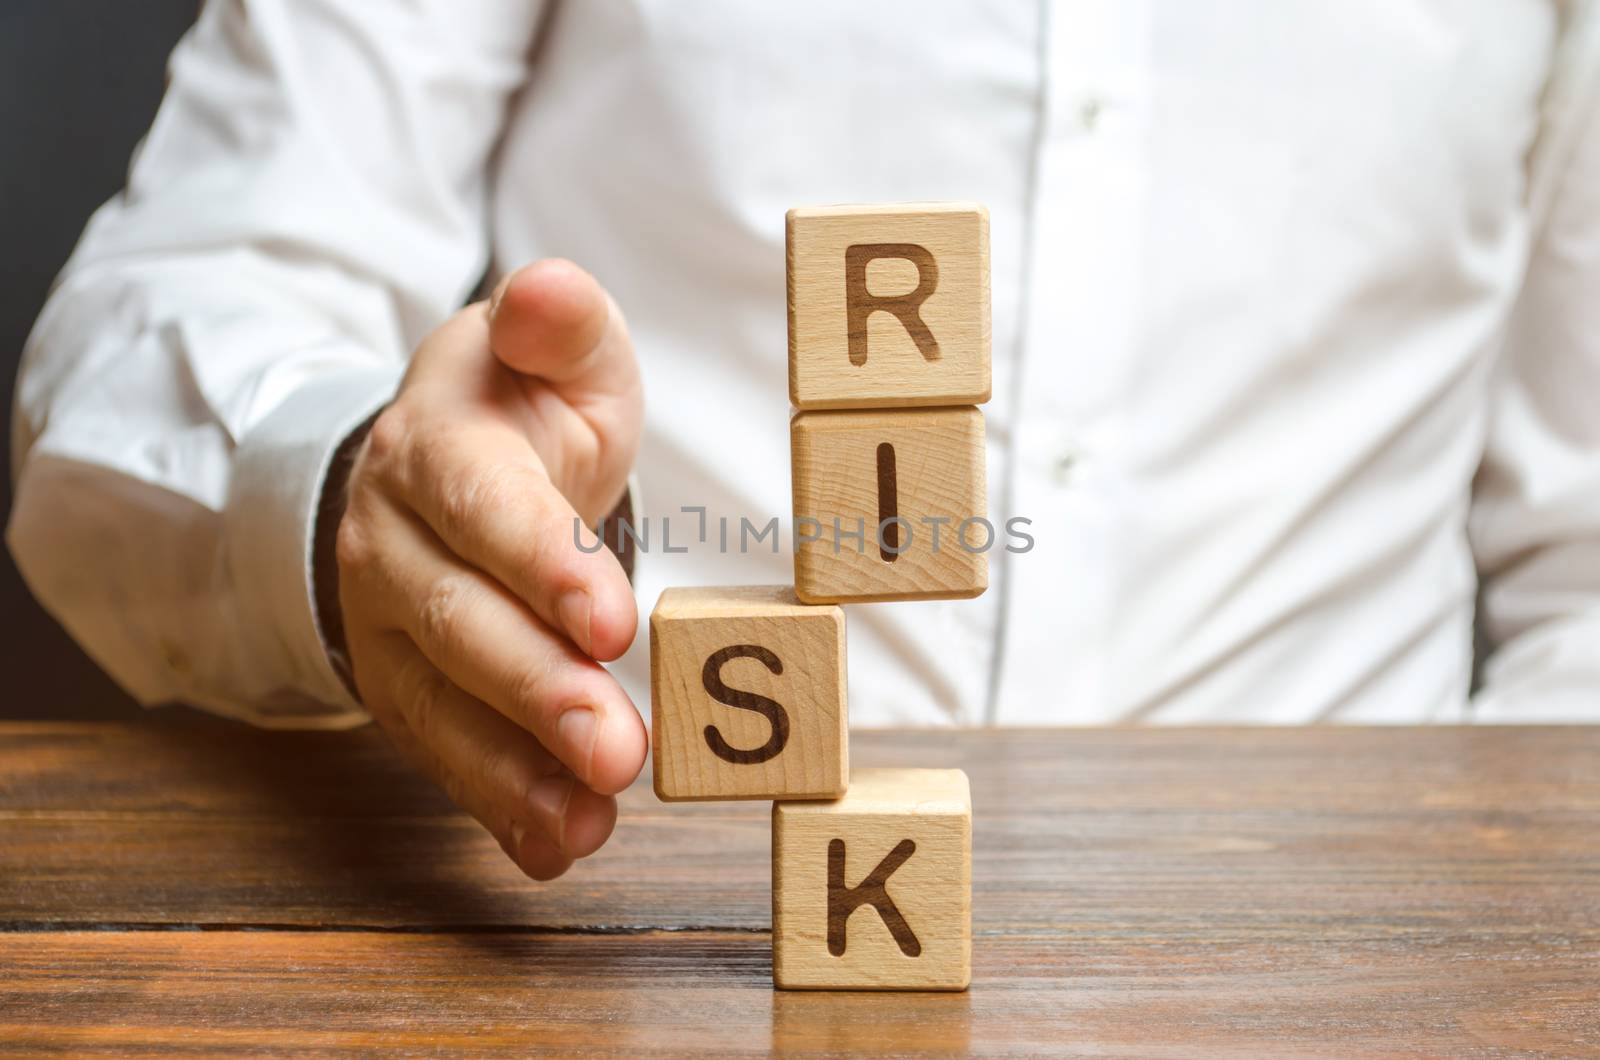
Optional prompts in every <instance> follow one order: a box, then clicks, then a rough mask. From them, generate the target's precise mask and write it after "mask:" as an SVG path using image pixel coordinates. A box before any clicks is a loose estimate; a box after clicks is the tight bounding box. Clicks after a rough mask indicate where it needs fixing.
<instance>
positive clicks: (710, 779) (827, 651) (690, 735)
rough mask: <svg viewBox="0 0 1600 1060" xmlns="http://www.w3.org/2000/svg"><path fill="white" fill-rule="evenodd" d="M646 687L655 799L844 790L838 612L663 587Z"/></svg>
mask: <svg viewBox="0 0 1600 1060" xmlns="http://www.w3.org/2000/svg"><path fill="white" fill-rule="evenodd" d="M650 686H651V687H650V691H651V697H650V698H651V728H652V742H653V744H654V755H655V758H654V773H655V788H656V795H657V796H658V797H659V798H660V799H662V801H664V802H675V801H681V800H694V799H818V798H831V797H834V796H837V795H841V794H843V793H844V791H845V787H846V786H847V784H848V782H849V772H850V766H849V740H848V732H847V730H848V715H847V711H846V704H845V629H844V612H843V611H841V610H840V609H839V608H837V607H809V606H806V605H804V604H802V603H800V602H799V600H798V599H796V598H795V595H794V591H793V590H792V589H789V588H788V587H787V586H740V587H736V588H719V589H668V590H667V591H665V592H663V593H662V594H661V598H660V600H659V601H658V602H657V604H656V609H655V611H654V613H653V614H651V616H650Z"/></svg>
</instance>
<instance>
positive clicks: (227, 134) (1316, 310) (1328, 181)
mask: <svg viewBox="0 0 1600 1060" xmlns="http://www.w3.org/2000/svg"><path fill="white" fill-rule="evenodd" d="M1597 101H1600V31H1597V26H1596V18H1595V15H1594V12H1593V11H1592V10H1591V8H1589V7H1587V6H1583V5H1581V4H1578V3H1572V4H1561V3H1556V2H1542V0H1524V2H1516V3H1512V2H1509V0H1458V2H1453V3H1448V4H1440V3H1436V2H1427V0H1346V2H1343V3H1337V4H1329V3H1309V2H1306V3H1300V2H1285V0H1239V2H1234V3H1220V2H1218V3H1194V2H1192V0H1165V2H1154V0H1152V2H1137V0H1082V2H1068V0H1063V2H1059V3H1050V2H1020V0H1018V2H993V3H929V2H927V0H893V2H883V0H877V2H874V3H870V4H863V3H857V2H853V0H826V2H819V0H808V2H806V3H792V4H791V3H748V2H744V0H566V2H560V3H552V4H548V5H544V6H541V5H539V4H536V3H532V2H529V0H414V2H410V3H405V4H392V3H374V2H372V0H254V2H251V3H248V4H247V3H244V2H242V0H233V2H214V3H211V4H209V5H207V7H206V9H205V11H204V13H203V15H202V16H201V19H200V22H199V24H198V25H197V27H196V28H195V29H194V30H193V31H192V32H191V33H190V34H189V35H188V36H187V37H186V38H185V40H184V41H183V43H182V44H181V45H180V46H179V48H178V49H177V51H176V52H175V54H174V56H173V60H172V83H171V88H170V90H169V91H168V94H167V97H166V100H165V102H164V103H163V105H162V107H161V111H160V114H159V115H158V117H157V118H156V121H155V124H154V126H153V127H152V129H151V130H150V133H149V135H148V137H147V138H146V140H145V142H144V143H143V145H142V146H141V148H140V150H139V152H138V154H137V157H136V158H135V160H134V163H133V167H132V172H131V174H130V177H129V183H128V188H127V190H126V191H125V192H124V193H123V194H121V195H119V196H117V197H116V198H115V199H113V200H112V201H110V202H109V203H107V204H106V205H105V206H104V207H103V208H102V209H101V210H100V211H99V212H98V213H97V214H96V215H95V217H94V219H93V221H92V222H91V223H90V225H89V227H88V230H87V232H86V233H85V235H84V237H83V240H82V242H81V243H80V245H79V246H78V249H77V251H76V253H75V254H74V255H73V257H72V260H71V261H70V263H69V264H68V266H67V268H66V270H65V271H64V273H63V275H62V277H61V280H60V283H59V286H58V287H57V289H56V291H55V292H54V295H53V297H52V298H51V300H50V302H49V304H48V306H47V307H46V309H45V311H44V314H43V315H42V317H41V318H40V320H39V323H38V325H37V328H36V330H35V331H34V334H33V336H32V339H31V341H30V343H29V347H28V350H27V357H26V362H25V366H24V368H23V372H22V376H21V379H20V383H19V389H18V415H17V418H16V432H15V439H14V447H13V453H14V460H15V462H16V466H17V475H18V476H19V477H18V485H17V491H16V504H15V511H14V513H13V516H12V521H11V525H10V528H9V541H10V545H11V548H12V550H13V553H14V555H15V556H16V558H17V560H18V562H19V564H20V566H21V569H22V571H23V573H24V575H25V577H26V578H27V580H28V583H29V585H30V586H31V587H32V589H33V590H34V592H35V593H37V595H38V596H39V598H40V599H41V600H42V601H43V602H44V603H45V605H46V606H47V607H49V608H50V610H51V611H52V612H53V613H54V614H55V615H57V616H58V617H59V618H60V619H61V621H62V622H63V623H64V624H65V625H66V627H67V628H68V629H69V630H70V631H71V632H72V634H73V635H74V636H75V637H77V639H78V640H79V641H80V642H81V643H82V644H83V645H84V647H85V648H87V649H88V650H89V652H90V653H91V654H92V655H93V656H94V657H95V658H96V659H97V660H98V661H99V662H100V663H101V664H102V665H103V666H104V667H105V668H106V669H107V670H108V671H110V673H111V674H112V675H113V676H114V677H116V678H117V679H118V680H119V681H120V682H121V683H122V684H123V685H125V686H126V687H127V688H128V689H129V690H130V691H131V692H132V693H133V694H134V695H136V696H138V697H139V698H140V699H141V700H143V701H145V702H150V703H156V702H161V701H166V700H174V699H181V700H187V701H190V702H194V703H197V704H200V705H203V706H206V707H209V708H211V709H214V710H217V711H220V712H223V713H226V714H231V715H235V716H238V717H243V718H248V719H251V720H253V721H256V722H258V723H261V724H267V725H298V726H309V725H321V726H335V725H344V724H350V723H354V722H356V721H359V720H361V718H362V717H363V715H362V714H361V712H360V710H359V708H358V707H357V706H356V705H355V704H354V703H352V702H350V701H349V699H348V698H347V697H346V696H345V694H344V692H343V690H342V688H341V686H340V684H339V681H338V680H337V678H336V677H335V675H334V672H333V671H332V669H331V668H330V666H329V663H328V661H327V658H326V656H325V653H324V650H323V646H322V643H321V640H320V639H319V635H318V630H317V625H316V620H315V615H314V611H313V608H312V605H311V594H310V591H309V572H308V555H309V542H310V537H311V520H312V515H313V512H314V509H315V504H316V498H317V494H318V490H319V487H320V483H321V479H322V475H323V470H324V467H325V464H326V462H327V460H328V456H329V453H330V451H331V450H332V449H333V447H334V446H335V444H336V443H337V442H338V441H339V439H340V438H341V437H342V436H343V435H344V434H345V433H346V432H347V431H348V430H349V429H350V428H351V427H352V426H353V425H355V424H357V423H359V422H360V421H361V420H363V419H364V418H365V417H366V416H367V415H368V414H369V413H370V412H371V411H372V410H373V409H374V408H376V407H378V406H379V405H380V404H381V403H382V402H384V401H385V400H386V398H387V397H388V396H389V395H390V394H391V393H392V392H393V390H394V388H395V385H396V382H397V380H398V379H399V376H400V374H401V371H402V368H403V366H404V363H405V360H406V358H407V356H408V353H409V351H410V350H411V349H412V348H413V347H414V346H415V344H416V343H417V342H418V340H419V339H420V338H421V337H422V336H423V335H424V334H426V333H427V332H428V331H429V330H430V329H432V328H433V327H434V326H435V325H437V324H438V323H439V322H440V321H441V320H443V319H444V318H445V317H446V316H447V315H448V314H449V313H450V312H451V311H452V310H453V309H455V308H456V307H457V306H458V305H460V304H461V303H462V301H463V300H464V299H465V298H466V297H467V296H468V295H469V292H471V291H472V290H473V289H474V287H475V286H476V285H477V283H478V281H479V279H480V277H481V276H482V275H483V274H484V272H485V270H486V269H487V271H488V273H489V274H490V275H491V276H493V275H496V274H499V273H502V272H504V271H505V270H507V269H510V268H512V267H515V266H516V265H518V264H520V263H523V262H527V261H529V260H532V259H536V258H540V257H544V256H550V255H562V256H566V257H570V258H572V259H574V260H575V261H578V262H579V263H581V264H583V265H584V266H585V267H587V268H588V269H590V270H591V271H593V272H594V273H595V274H596V275H597V276H598V277H599V278H600V280H601V282H602V283H604V284H605V285H606V286H607V287H608V288H609V290H610V291H611V292H612V293H613V294H614V295H615V297H616V299H617V301H618V302H619V304H620V305H621V306H622V307H623V308H624V310H625V312H626V313H627V315H628V318H629V322H630V324H631V327H632V331H633V334H634V337H635V340H636V343H637V347H638V351H639V356H640V360H641V362H642V365H643V372H644V377H645V385H646V393H647V396H648V401H649V412H648V420H647V423H646V430H645V441H644V446H643V454H642V456H641V458H640V461H639V464H638V468H637V477H638V482H639V483H640V500H641V507H642V509H643V512H642V514H648V515H650V516H651V517H652V519H654V520H659V519H660V518H661V517H663V516H670V517H672V531H671V532H672V535H673V539H674V541H673V544H674V547H675V548H676V547H679V546H680V545H681V544H688V545H689V546H690V548H689V551H688V552H686V553H677V552H674V553H671V554H667V553H664V552H663V551H661V549H660V547H659V544H660V537H659V526H657V527H656V528H655V529H656V534H655V536H654V538H653V542H654V544H655V545H656V547H655V549H654V550H653V551H651V552H650V553H648V554H645V555H643V556H641V557H640V560H639V569H638V579H637V586H638V589H639V595H640V603H641V606H642V608H644V609H645V610H648V609H649V608H650V607H651V606H653V604H654V602H655V597H656V595H657V594H658V593H659V592H660V590H661V589H662V588H663V587H664V586H668V585H687V584H701V583H709V584H738V583H780V582H787V581H789V580H790V578H791V567H790V554H789V540H788V536H787V534H786V536H785V538H784V541H783V544H782V547H781V549H780V550H779V552H778V553H777V554H773V552H772V551H771V550H770V548H769V547H768V545H766V544H764V545H763V546H762V547H761V548H760V549H759V550H757V551H755V552H753V553H751V554H747V555H740V554H739V553H738V550H737V547H736V546H735V547H734V549H733V550H732V552H731V553H730V554H726V555H724V554H721V553H719V551H718V549H717V547H716V545H717V539H718V536H719V535H718V533H717V520H718V518H719V517H721V516H726V517H728V518H729V519H730V520H732V525H733V526H734V527H735V528H736V527H737V525H738V520H739V518H740V517H741V516H743V517H747V518H749V519H750V520H751V521H752V522H754V523H756V524H757V525H760V524H762V523H764V522H765V521H766V520H767V519H768V518H770V517H772V516H774V515H777V516H780V517H782V518H783V519H787V518H788V516H789V493H788V482H789V475H788V458H789V453H788V448H789V443H788V437H789V435H788V415H789V409H788V400H787V392H786V386H785V378H786V377H785V365H784V358H785V338H784V329H785V305H784V253H783V217H784V211H785V210H786V209H787V208H788V207H790V206H794V205H800V204H810V203H826V202H874V201H899V200H917V199H975V200H979V201H981V202H984V203H986V204H987V205H988V207H989V209H990V212H991V231H992V241H993V242H992V247H993V254H992V270H993V296H994V310H993V327H994V395H995V396H994V400H993V401H992V402H991V403H990V404H989V405H988V406H986V408H985V414H986V416H987V421H988V429H989V442H988V457H989V482H990V487H991V493H992V496H991V498H990V512H991V515H992V516H993V517H994V518H995V520H996V521H997V522H1000V521H1003V520H1004V519H1007V518H1011V517H1017V516H1020V517H1025V518H1028V519H1031V520H1032V526H1031V528H1030V532H1031V533H1032V535H1033V537H1034V539H1035V541H1036V546H1035V547H1034V549H1033V550H1032V551H1031V552H1027V553H1024V554H1008V553H1004V552H997V553H995V554H994V555H993V556H992V557H991V558H992V567H993V575H992V586H991V588H990V590H989V591H988V593H986V594H985V595H984V596H982V597H979V598H978V599H976V600H967V601H955V602H943V603H896V604H872V605H865V606H859V607H853V608H851V609H849V623H850V646H849V663H850V699H851V703H850V709H851V713H852V717H853V720H854V721H855V722H856V723H858V724H867V725H872V724H900V723H912V724H949V723H955V724H972V723H982V722H986V721H988V722H998V723H1002V724H1081V723H1102V722H1231V721H1262V722H1309V721H1319V720H1340V721H1361V722H1414V721H1424V720H1437V721H1460V720H1469V719H1479V720H1494V721H1536V720H1538V721H1544V720H1552V719H1561V718H1565V719H1585V720H1597V719H1600V105H1597ZM24 249H25V248H11V250H10V252H11V253H17V252H19V251H21V250H24ZM684 506H704V507H705V508H707V510H708V513H707V514H708V517H709V519H710V520H711V525H710V533H709V534H708V535H707V536H708V542H707V544H705V545H701V544H699V542H698V540H697V535H696V534H695V533H694V531H696V530H697V525H696V524H697V519H698V517H697V516H695V515H692V514H689V515H685V514H682V513H681V512H680V508H682V507H684ZM734 537H735V538H737V534H736V533H735V534H734ZM1475 616H1476V625H1475ZM1475 629H1476V634H1477V636H1478V639H1479V641H1480V642H1481V643H1480V645H1479V647H1480V653H1481V654H1480V657H1481V662H1482V665H1481V672H1480V676H1481V681H1482V688H1481V690H1480V691H1478V692H1477V694H1476V695H1473V694H1472V693H1471V691H1470V689H1471V687H1472V680H1473V660H1474V634H1475ZM645 640H646V638H644V637H640V638H639V643H638V644H637V645H636V646H635V649H634V650H633V651H632V652H631V653H630V654H629V656H628V657H626V658H625V659H624V660H623V662H622V663H621V664H619V666H618V672H619V673H620V674H621V675H622V677H623V678H624V680H625V682H626V683H627V684H628V686H629V688H630V690H631V691H633V692H634V694H635V698H636V700H637V701H638V702H639V704H640V706H641V708H643V709H647V708H648V702H647V698H646V697H645V696H644V689H645V687H646V681H645V673H646V669H647V662H648V660H647V658H646V656H645V651H646V646H645V644H644V641H645Z"/></svg>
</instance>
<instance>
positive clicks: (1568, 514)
mask: <svg viewBox="0 0 1600 1060" xmlns="http://www.w3.org/2000/svg"><path fill="white" fill-rule="evenodd" d="M1583 32H1584V35H1583V36H1582V37H1581V38H1579V39H1578V40H1577V41H1574V42H1573V45H1572V47H1570V48H1569V49H1568V59H1569V60H1570V61H1571V62H1573V63H1579V64H1580V65H1575V66H1569V67H1568V68H1567V69H1568V74H1569V76H1568V77H1567V79H1566V80H1563V81H1556V82H1553V83H1552V86H1551V89H1550V91H1549V94H1548V95H1547V103H1548V104H1549V109H1550V110H1553V111H1554V113H1555V114H1556V115H1557V117H1558V121H1557V123H1556V124H1555V125H1554V126H1553V127H1550V128H1547V129H1546V130H1545V131H1544V132H1542V133H1541V143H1540V145H1539V146H1538V148H1537V149H1536V152H1535V155H1534V163H1535V165H1534V168H1533V173H1532V176H1531V180H1530V199H1531V201H1532V203H1533V206H1534V209H1533V216H1534V218H1535V221H1536V223H1537V225H1538V228H1537V229H1536V231H1535V233H1534V240H1533V251H1532V254H1531V257H1530V259H1529V262H1528V267H1527V273H1526V278H1525V281H1524V286H1523V290H1522V293H1521V295H1520V297H1519V299H1518V302H1517V304H1516V306H1515V307H1514V309H1513V311H1512V313H1511V316H1510V319H1509V323H1508V327H1507V331H1506V340H1505V348H1504V351H1503V357H1502V359H1501V362H1500V364H1499V365H1498V368H1497V375H1496V377H1495V378H1494V379H1493V380H1492V382H1491V386H1492V388H1493V389H1492V391H1491V404H1490V410H1491V411H1490V422H1489V428H1488V435H1487V441H1486V449H1485V456H1484V461H1483V464H1482V467H1481V469H1480V470H1479V473H1478V476H1477V481H1476V484H1475V489H1474V497H1473V509H1472V513H1471V518H1470V521H1469V532H1470V537H1471V542H1472V545H1473V549H1474V552H1475V555H1476V559H1477V562H1478V567H1479V576H1480V581H1479V608H1478V627H1479V628H1478V634H1479V647H1480V656H1479V660H1480V679H1481V682H1482V684H1481V687H1480V689H1479V691H1478V693H1477V694H1476V696H1475V697H1474V700H1473V703H1472V716H1473V717H1474V718H1475V719H1476V720H1479V721H1483V722H1562V721H1565V722H1596V721H1600V74H1597V72H1596V69H1595V66H1596V58H1597V56H1596V52H1597V51H1600V32H1597V27H1596V25H1595V20H1594V19H1593V18H1591V19H1590V20H1589V22H1588V23H1587V24H1586V25H1585V26H1584V27H1583ZM1541 167H1545V168H1544V170H1543V171H1541Z"/></svg>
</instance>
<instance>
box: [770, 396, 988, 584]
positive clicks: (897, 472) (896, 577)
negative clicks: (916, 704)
mask: <svg viewBox="0 0 1600 1060" xmlns="http://www.w3.org/2000/svg"><path fill="white" fill-rule="evenodd" d="M789 441H790V456H791V459H792V461H793V466H792V469H791V475H792V479H791V485H792V487H793V494H794V515H795V521H796V527H795V547H794V584H795V591H796V593H798V594H799V597H800V599H802V600H804V601H806V602H807V603H844V602H864V601H869V600H938V599H962V598H966V597H973V596H978V595H979V594H981V593H982V592H983V591H984V590H985V589H986V588H988V585H989V559H988V554H987V553H988V550H989V549H990V548H991V547H992V546H993V545H994V533H995V531H994V527H993V525H992V524H990V523H989V522H988V520H987V517H986V513H987V503H986V492H987V490H986V486H985V473H984V444H983V443H984V429H983V414H982V413H981V412H979V411H978V410H977V409H975V408H971V407H967V408H938V409H879V410H863V411H856V410H851V411H829V412H802V413H799V414H798V415H796V416H795V417H794V419H793V420H792V421H791V422H790V428H789Z"/></svg>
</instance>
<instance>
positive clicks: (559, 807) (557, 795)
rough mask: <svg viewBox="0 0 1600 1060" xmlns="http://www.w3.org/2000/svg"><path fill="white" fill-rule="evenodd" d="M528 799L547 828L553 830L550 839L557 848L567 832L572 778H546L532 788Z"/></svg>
mask: <svg viewBox="0 0 1600 1060" xmlns="http://www.w3.org/2000/svg"><path fill="white" fill-rule="evenodd" d="M528 798H529V800H530V801H531V802H532V803H533V808H534V809H535V810H536V811H538V812H539V813H540V814H542V815H543V816H544V817H545V818H546V819H547V820H548V821H549V826H548V827H550V828H553V829H554V831H553V832H552V833H551V835H550V838H551V839H553V840H555V843H556V846H558V847H559V846H560V845H561V843H562V837H563V835H564V834H565V832H566V830H567V801H568V800H569V799H571V798H572V778H571V777H566V776H556V777H546V778H545V779H544V780H541V781H539V783H537V784H535V785H534V786H533V791H531V792H529V794H528Z"/></svg>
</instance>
